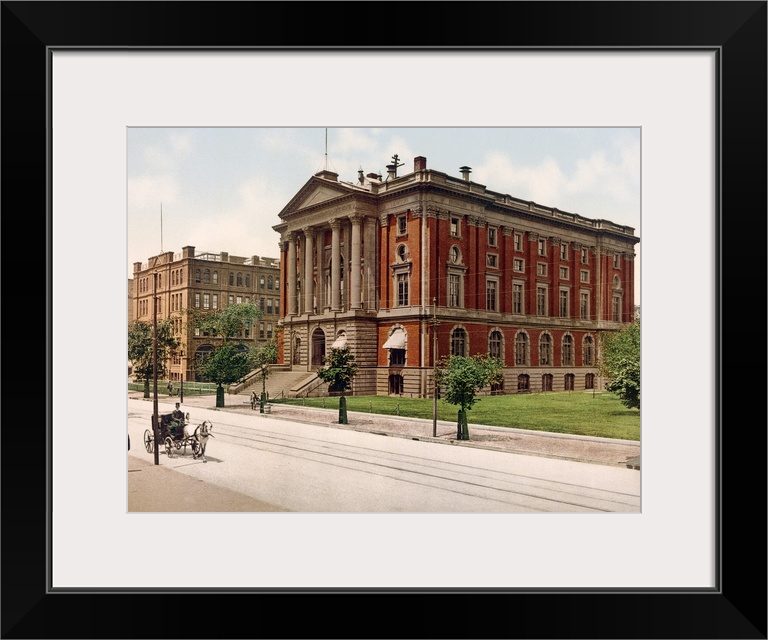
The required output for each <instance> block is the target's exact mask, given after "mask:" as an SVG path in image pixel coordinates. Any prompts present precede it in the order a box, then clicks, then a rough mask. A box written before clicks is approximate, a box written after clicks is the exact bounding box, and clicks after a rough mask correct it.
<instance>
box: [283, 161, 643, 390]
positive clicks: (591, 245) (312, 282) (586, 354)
mask: <svg viewBox="0 0 768 640" xmlns="http://www.w3.org/2000/svg"><path fill="white" fill-rule="evenodd" d="M399 166H400V165H399V164H398V160H397V156H394V157H393V163H392V164H390V165H388V166H387V171H388V175H387V177H386V178H383V179H382V176H378V175H375V174H368V175H367V176H366V175H363V171H360V172H359V175H358V179H357V182H356V183H351V182H340V181H339V180H338V174H336V173H333V172H331V171H321V172H319V173H317V174H316V175H314V176H313V177H311V178H310V179H309V181H308V182H307V183H306V184H305V185H304V186H303V187H302V189H301V190H300V191H299V192H298V193H297V194H296V195H295V196H294V197H293V199H292V200H291V201H290V202H289V203H288V205H287V206H286V207H285V208H284V209H283V211H282V212H281V213H280V219H281V220H282V222H281V224H278V225H276V226H275V227H274V229H275V230H276V231H277V232H279V233H280V247H281V256H280V270H281V280H280V282H281V283H282V285H281V289H280V300H281V302H280V309H281V310H282V312H283V313H282V318H281V325H282V340H281V344H282V352H281V358H282V361H283V362H284V363H286V364H290V365H291V366H292V368H293V369H294V370H302V371H304V370H306V371H308V372H309V371H312V370H313V369H316V368H318V367H319V366H321V365H322V362H323V357H324V355H325V354H326V353H327V352H328V350H329V349H330V347H331V346H333V345H334V344H335V345H341V344H348V345H350V346H351V347H352V350H353V353H354V354H355V356H356V361H357V362H358V364H359V366H360V372H359V374H358V376H357V377H356V378H355V382H354V388H353V392H354V393H356V394H378V395H383V394H388V393H402V394H405V395H412V396H414V397H426V396H431V394H432V389H433V378H432V374H433V368H434V363H435V353H437V357H438V358H439V357H440V356H444V355H448V354H458V355H473V354H476V353H490V354H491V355H494V356H497V357H499V358H500V359H501V360H502V361H503V362H504V364H505V370H504V383H503V385H502V388H501V389H498V391H500V392H504V393H515V392H527V391H563V390H571V389H572V390H582V389H590V388H594V387H595V386H596V385H597V384H599V381H598V380H597V357H598V354H597V348H598V344H599V335H600V333H601V332H604V331H616V330H618V329H620V328H621V327H622V326H623V325H624V324H625V323H628V322H631V321H632V320H633V318H634V309H635V300H634V293H633V292H634V280H635V271H634V265H635V263H634V256H635V252H634V247H635V244H636V243H638V242H639V238H638V237H636V236H635V235H634V232H635V230H634V229H633V228H631V227H626V226H622V225H618V224H614V223H612V222H609V221H607V220H593V219H589V218H585V217H583V216H581V215H578V214H574V213H568V212H565V211H559V210H558V209H553V208H550V207H546V206H542V205H539V204H536V203H534V202H528V201H524V200H520V199H518V198H514V197H512V196H510V195H508V194H503V193H499V192H495V191H491V190H489V189H487V188H486V187H485V185H482V184H478V183H476V182H473V181H472V180H470V177H469V176H470V173H471V169H470V168H469V167H461V168H460V169H459V171H460V172H461V174H462V176H461V177H460V178H459V177H453V176H450V175H448V174H445V173H442V172H439V171H435V170H432V169H428V168H427V160H426V158H424V157H422V156H419V157H416V158H414V161H413V171H412V172H410V173H407V174H406V175H403V176H397V169H398V167H399ZM306 283H309V286H307V284H306ZM434 332H436V333H434ZM435 336H436V340H435Z"/></svg>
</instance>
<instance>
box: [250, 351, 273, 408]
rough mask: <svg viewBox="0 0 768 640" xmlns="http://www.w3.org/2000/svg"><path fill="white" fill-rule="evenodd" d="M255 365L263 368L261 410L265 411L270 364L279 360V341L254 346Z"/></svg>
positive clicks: (252, 352)
mask: <svg viewBox="0 0 768 640" xmlns="http://www.w3.org/2000/svg"><path fill="white" fill-rule="evenodd" d="M251 357H252V362H253V366H254V367H255V368H257V369H261V371H260V372H259V374H260V376H261V402H260V403H259V404H260V410H261V413H264V403H265V402H266V401H267V378H268V377H269V374H270V373H271V371H270V368H269V365H270V364H274V363H275V362H277V343H276V342H274V341H272V342H268V343H267V344H262V345H259V346H257V347H254V348H253V350H252V351H251Z"/></svg>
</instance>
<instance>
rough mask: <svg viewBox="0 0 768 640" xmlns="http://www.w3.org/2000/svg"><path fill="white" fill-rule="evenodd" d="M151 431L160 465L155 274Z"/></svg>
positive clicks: (154, 282)
mask: <svg viewBox="0 0 768 640" xmlns="http://www.w3.org/2000/svg"><path fill="white" fill-rule="evenodd" d="M152 384H153V400H152V431H153V432H154V438H155V464H160V453H159V451H158V450H159V449H160V442H159V440H158V436H159V434H158V428H157V421H158V415H157V272H155V273H153V274H152Z"/></svg>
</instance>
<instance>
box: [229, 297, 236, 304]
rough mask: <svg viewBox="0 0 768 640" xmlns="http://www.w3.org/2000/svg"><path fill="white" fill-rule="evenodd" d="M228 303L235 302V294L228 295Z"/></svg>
mask: <svg viewBox="0 0 768 640" xmlns="http://www.w3.org/2000/svg"><path fill="white" fill-rule="evenodd" d="M229 304H231V305H232V304H235V296H229Z"/></svg>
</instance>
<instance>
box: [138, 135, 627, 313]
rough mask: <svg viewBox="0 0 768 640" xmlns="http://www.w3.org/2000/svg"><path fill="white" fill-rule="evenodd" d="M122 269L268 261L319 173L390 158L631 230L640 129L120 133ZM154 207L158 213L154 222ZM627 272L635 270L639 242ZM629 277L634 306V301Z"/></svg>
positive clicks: (376, 165)
mask: <svg viewBox="0 0 768 640" xmlns="http://www.w3.org/2000/svg"><path fill="white" fill-rule="evenodd" d="M127 136H128V138H127V143H128V163H127V166H128V219H127V224H128V247H127V252H128V273H129V275H130V274H131V273H132V272H133V266H132V265H133V263H134V262H146V261H147V259H148V258H149V257H150V256H153V255H156V254H158V253H160V251H161V250H164V251H174V252H180V251H181V248H182V247H183V246H186V245H191V246H194V247H195V248H196V250H197V251H198V252H202V251H210V252H214V253H218V252H221V251H226V252H228V253H230V254H234V255H240V256H252V255H259V256H269V257H278V253H279V251H278V246H277V241H278V235H277V234H276V233H275V232H274V231H273V230H272V226H273V225H275V224H278V223H279V222H280V219H279V218H278V213H279V212H280V211H281V210H282V208H283V207H284V206H285V205H286V204H287V203H288V201H289V200H290V199H291V198H292V197H293V196H294V195H295V194H296V192H297V191H298V190H299V189H300V188H301V187H302V186H303V185H304V183H305V182H306V181H307V180H308V179H309V178H310V177H311V176H312V175H313V174H315V173H317V172H318V171H320V170H322V169H324V168H325V167H327V168H328V169H330V170H332V171H335V172H337V173H338V174H339V180H342V181H347V182H355V181H356V179H357V172H358V170H359V169H360V168H362V169H363V171H364V172H365V173H370V172H376V173H381V174H382V175H384V176H386V165H387V164H389V163H390V162H391V158H392V156H393V155H394V154H397V155H398V156H399V158H400V162H402V163H403V166H402V167H401V168H400V169H399V170H398V174H399V175H404V174H405V173H410V172H411V171H412V170H413V158H414V157H415V156H425V157H426V158H427V167H428V168H430V169H435V170H438V171H442V172H445V173H448V174H449V175H454V176H460V175H461V174H460V172H459V167H461V166H463V165H467V166H470V167H471V168H472V174H471V178H472V180H474V181H475V182H479V183H481V184H484V185H486V187H488V188H489V189H490V190H492V191H496V192H500V193H508V194H509V195H511V196H514V197H517V198H522V199H524V200H533V201H535V202H537V203H539V204H542V205H545V206H550V207H557V208H558V209H560V210H563V211H568V212H572V213H578V214H580V215H583V216H586V217H588V218H602V219H606V220H610V221H612V222H616V223H618V224H624V225H629V226H632V227H634V228H635V234H636V235H637V236H639V237H642V234H641V228H640V129H639V128H413V129H407V128H405V129H395V128H379V129H361V128H346V129H343V128H328V129H324V128H213V127H211V128H129V129H128V133H127ZM161 209H162V216H161ZM636 251H637V253H638V261H637V268H638V273H639V269H640V262H639V257H640V256H639V254H640V244H638V245H637V246H636ZM639 280H640V279H639V278H637V282H636V290H635V301H636V303H637V304H639V300H640V298H639V291H640V287H639Z"/></svg>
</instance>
